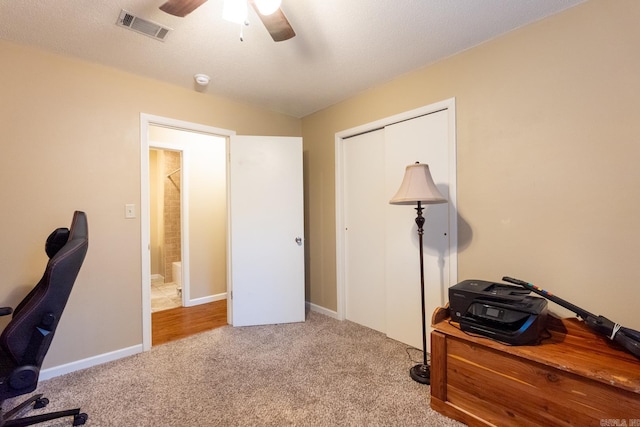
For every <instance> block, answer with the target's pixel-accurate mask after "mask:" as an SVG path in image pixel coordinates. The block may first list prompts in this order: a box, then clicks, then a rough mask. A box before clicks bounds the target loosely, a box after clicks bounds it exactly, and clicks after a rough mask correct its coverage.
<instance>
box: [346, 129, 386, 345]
mask: <svg viewBox="0 0 640 427" xmlns="http://www.w3.org/2000/svg"><path fill="white" fill-rule="evenodd" d="M383 171H384V129H380V130H377V131H373V132H368V133H365V134H362V135H358V136H355V137H353V138H350V139H349V140H347V141H345V144H344V218H345V220H344V236H345V238H344V246H345V248H344V250H345V257H346V259H347V260H348V262H346V263H345V266H344V272H345V281H346V283H347V284H348V285H347V286H346V287H345V300H346V304H345V317H346V319H347V320H350V321H352V322H355V323H358V324H360V325H364V326H366V327H368V328H371V329H375V330H376V331H379V332H382V333H385V332H386V305H385V304H386V302H385V293H386V289H385V277H384V276H385V273H384V271H385V270H384V267H385V249H384V245H383V244H378V243H379V242H384V234H385V229H384V227H383V226H382V224H384V223H385V209H383V207H384V206H385V205H386V204H387V202H388V200H386V199H385V195H386V194H385V177H384V173H382V172H383Z"/></svg>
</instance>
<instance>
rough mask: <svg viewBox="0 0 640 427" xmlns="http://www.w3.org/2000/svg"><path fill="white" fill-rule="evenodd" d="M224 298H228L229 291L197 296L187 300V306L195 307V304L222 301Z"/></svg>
mask: <svg viewBox="0 0 640 427" xmlns="http://www.w3.org/2000/svg"><path fill="white" fill-rule="evenodd" d="M223 299H227V293H226V292H223V293H221V294H216V295H209V296H208V297H202V298H195V299H190V300H189V301H187V302H186V306H187V307H193V306H194V305H200V304H207V303H210V302H214V301H221V300H223Z"/></svg>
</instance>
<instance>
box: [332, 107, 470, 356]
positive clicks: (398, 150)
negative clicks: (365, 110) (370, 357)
mask: <svg viewBox="0 0 640 427" xmlns="http://www.w3.org/2000/svg"><path fill="white" fill-rule="evenodd" d="M451 114H452V113H451V112H450V111H449V109H442V110H436V112H433V113H430V114H425V115H422V116H420V117H416V118H411V119H410V120H407V119H403V120H398V123H395V124H389V125H385V126H384V127H383V128H382V129H379V130H376V131H372V132H368V133H362V134H359V135H357V136H355V137H350V138H347V139H344V140H343V145H342V147H343V150H342V157H343V162H342V165H343V204H342V208H343V209H342V211H343V218H344V220H343V222H344V231H343V233H344V234H343V236H344V237H343V242H344V252H343V253H344V261H343V264H344V267H343V268H344V283H345V284H344V298H345V317H346V318H347V319H348V320H351V321H354V322H356V323H360V324H362V325H364V326H367V327H370V328H372V329H376V330H378V331H380V332H383V333H385V334H387V336H389V337H390V338H393V339H395V340H397V341H400V342H403V343H406V344H409V345H411V346H414V347H416V348H420V349H422V320H421V315H422V309H421V305H420V264H419V262H420V258H419V253H420V252H419V247H418V234H417V226H416V224H415V218H416V211H415V209H414V208H415V207H414V206H404V205H400V206H398V205H390V204H389V200H390V199H391V198H392V196H393V195H394V194H395V192H396V191H397V190H398V188H399V187H400V183H401V182H402V178H403V175H404V171H405V167H406V166H407V165H410V164H412V163H415V162H416V161H418V162H420V163H427V164H429V167H430V170H431V173H432V176H433V179H434V181H435V183H436V185H437V186H438V188H439V189H440V191H441V192H442V194H443V195H444V196H445V197H447V198H449V197H450V191H449V190H450V187H451V186H454V184H455V182H452V181H451V180H452V179H454V180H455V158H454V159H453V160H452V159H451V156H452V152H453V154H455V151H454V149H453V150H452V143H453V144H455V139H454V138H452V135H451V133H452V128H451ZM454 148H455V146H454ZM452 161H453V165H454V166H453V168H454V170H453V173H452V170H451V169H452ZM452 177H453V178H452ZM423 215H424V217H425V218H426V222H425V225H424V235H423V249H424V263H425V302H426V304H425V306H426V309H425V311H426V315H427V319H426V320H427V324H429V323H430V317H431V313H433V311H434V310H435V309H436V308H437V307H439V306H442V305H443V304H445V303H446V301H447V292H448V288H449V286H450V284H451V283H450V282H451V280H453V281H455V280H456V279H457V276H456V273H455V269H456V266H455V263H452V260H451V256H453V257H454V259H455V256H456V255H455V237H454V236H455V235H456V233H455V231H456V230H455V226H456V224H455V210H454V206H453V204H441V205H429V206H425V209H424V212H423ZM452 218H453V220H452ZM427 333H429V331H427ZM427 345H429V340H427ZM428 350H429V349H427V351H428Z"/></svg>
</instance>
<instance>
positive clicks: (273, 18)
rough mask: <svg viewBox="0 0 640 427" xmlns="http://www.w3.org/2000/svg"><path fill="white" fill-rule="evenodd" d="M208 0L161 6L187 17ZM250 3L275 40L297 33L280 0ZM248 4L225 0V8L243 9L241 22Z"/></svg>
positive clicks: (241, 0) (251, 0) (183, 0)
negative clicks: (235, 7)
mask: <svg viewBox="0 0 640 427" xmlns="http://www.w3.org/2000/svg"><path fill="white" fill-rule="evenodd" d="M206 1H207V0H167V1H166V2H165V3H164V4H163V5H162V6H160V10H162V11H163V12H166V13H168V14H171V15H174V16H179V17H185V16H187V15H188V14H190V13H191V12H193V11H194V10H196V9H197V8H198V7H200V6H201V5H202V4H203V3H204V2H206ZM248 3H249V4H251V7H253V9H254V10H255V11H256V13H257V14H258V16H259V17H260V20H261V21H262V23H263V24H264V26H265V27H266V29H267V31H269V34H270V35H271V38H273V41H276V42H281V41H284V40H289V39H290V38H292V37H294V36H295V35H296V33H295V31H293V28H292V27H291V24H289V21H288V20H287V17H286V16H284V12H282V9H281V8H280V0H275V1H274V0H248ZM246 5H247V0H225V10H228V9H227V8H228V7H229V8H232V9H233V6H239V7H240V9H241V10H243V12H240V15H239V16H237V17H236V21H237V22H240V23H243V22H244V21H246ZM242 8H244V9H242Z"/></svg>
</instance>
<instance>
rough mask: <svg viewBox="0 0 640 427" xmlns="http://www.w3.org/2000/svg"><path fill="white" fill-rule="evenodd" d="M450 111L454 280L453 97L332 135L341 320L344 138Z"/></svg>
mask: <svg viewBox="0 0 640 427" xmlns="http://www.w3.org/2000/svg"><path fill="white" fill-rule="evenodd" d="M445 109H446V110H449V205H450V209H449V224H450V230H449V233H450V238H451V240H450V241H451V252H450V253H449V266H450V275H449V280H450V281H452V282H453V283H456V282H457V280H458V248H457V245H458V220H457V216H458V209H457V188H456V171H457V169H456V168H457V159H456V100H455V98H449V99H446V100H444V101H441V102H436V103H434V104H430V105H426V106H424V107H420V108H416V109H414V110H410V111H405V112H403V113H400V114H396V115H393V116H389V117H385V118H383V119H380V120H376V121H373V122H370V123H366V124H363V125H360V126H356V127H353V128H351V129H346V130H343V131H340V132H337V133H336V134H335V162H336V163H335V170H336V177H335V180H336V184H335V185H336V187H335V193H336V289H337V304H338V307H337V313H336V314H335V316H334V317H336V318H337V319H339V320H344V319H345V316H346V307H345V292H346V289H345V265H344V263H345V238H344V191H343V190H344V160H343V154H342V153H343V145H344V140H345V139H347V138H349V137H352V136H355V135H359V134H361V133H366V132H371V131H374V130H377V129H382V128H384V127H385V126H388V125H391V124H394V123H398V122H402V121H405V120H411V119H413V118H416V117H420V116H424V115H426V114H431V113H435V112H437V111H441V110H445Z"/></svg>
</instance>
